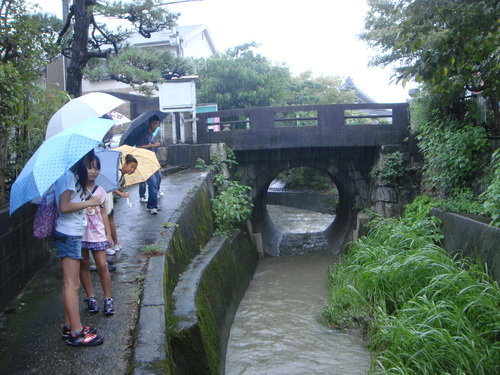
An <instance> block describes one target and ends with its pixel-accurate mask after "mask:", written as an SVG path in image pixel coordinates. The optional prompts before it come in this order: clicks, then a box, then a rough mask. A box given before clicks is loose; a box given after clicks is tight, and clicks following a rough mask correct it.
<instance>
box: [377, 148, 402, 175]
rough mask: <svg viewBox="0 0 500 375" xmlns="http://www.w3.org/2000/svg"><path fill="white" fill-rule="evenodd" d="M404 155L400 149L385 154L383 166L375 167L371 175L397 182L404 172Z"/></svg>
mask: <svg viewBox="0 0 500 375" xmlns="http://www.w3.org/2000/svg"><path fill="white" fill-rule="evenodd" d="M402 156H403V154H402V153H401V152H400V151H396V152H393V153H391V154H389V155H385V157H384V160H383V164H382V166H380V167H379V166H375V167H373V168H372V170H371V172H370V175H371V176H372V177H373V178H380V179H382V181H385V182H388V183H392V182H396V180H397V179H398V178H400V177H401V176H403V174H404V168H403V159H402Z"/></svg>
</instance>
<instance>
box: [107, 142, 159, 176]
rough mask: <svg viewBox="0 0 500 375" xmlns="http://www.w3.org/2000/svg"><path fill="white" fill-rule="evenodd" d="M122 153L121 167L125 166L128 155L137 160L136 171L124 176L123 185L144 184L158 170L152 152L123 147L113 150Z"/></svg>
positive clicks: (156, 161) (156, 160)
mask: <svg viewBox="0 0 500 375" xmlns="http://www.w3.org/2000/svg"><path fill="white" fill-rule="evenodd" d="M114 150H118V151H121V152H122V165H124V164H125V157H126V156H127V155H128V154H130V155H132V156H133V157H134V158H136V159H137V162H138V165H137V169H136V170H135V172H134V173H132V174H126V175H125V185H124V186H129V185H134V184H138V183H140V182H145V181H146V180H147V179H148V178H149V177H151V175H152V174H153V173H155V172H156V171H157V170H158V169H160V163H159V162H158V159H157V158H156V155H155V153H154V152H153V151H149V150H146V149H144V148H137V147H131V146H127V145H123V146H120V147H117V148H115V149H114Z"/></svg>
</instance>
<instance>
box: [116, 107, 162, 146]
mask: <svg viewBox="0 0 500 375" xmlns="http://www.w3.org/2000/svg"><path fill="white" fill-rule="evenodd" d="M167 115H168V113H167V112H162V111H146V112H143V113H141V114H140V115H139V117H137V118H135V119H133V120H132V122H131V123H130V125H129V126H128V128H127V129H125V131H124V132H123V135H122V137H121V139H120V146H121V145H129V146H135V143H136V140H135V138H136V136H137V134H138V133H139V132H140V131H141V130H142V129H145V128H147V127H148V123H149V119H150V118H151V117H153V116H158V118H159V119H160V123H161V122H162V121H163V120H164V119H165V117H167Z"/></svg>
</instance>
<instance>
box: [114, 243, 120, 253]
mask: <svg viewBox="0 0 500 375" xmlns="http://www.w3.org/2000/svg"><path fill="white" fill-rule="evenodd" d="M121 249H122V245H120V243H119V242H117V243H115V244H114V245H113V250H114V251H120V250H121Z"/></svg>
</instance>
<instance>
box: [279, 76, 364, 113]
mask: <svg viewBox="0 0 500 375" xmlns="http://www.w3.org/2000/svg"><path fill="white" fill-rule="evenodd" d="M341 86H342V80H341V79H340V78H339V77H337V76H323V75H321V76H319V77H317V78H314V77H313V75H312V72H311V71H306V72H302V73H300V74H299V75H298V76H297V77H292V78H291V83H290V88H289V91H288V99H287V102H286V104H290V105H301V104H302V105H304V104H332V103H335V104H343V103H354V100H355V93H354V91H353V90H349V91H343V90H341Z"/></svg>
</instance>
